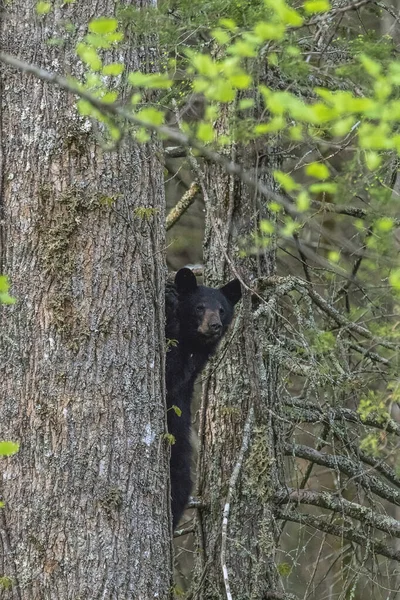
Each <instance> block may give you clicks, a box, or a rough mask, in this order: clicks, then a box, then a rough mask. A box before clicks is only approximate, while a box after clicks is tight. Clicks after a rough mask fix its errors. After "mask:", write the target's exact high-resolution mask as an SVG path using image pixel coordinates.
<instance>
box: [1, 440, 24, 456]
mask: <svg viewBox="0 0 400 600" xmlns="http://www.w3.org/2000/svg"><path fill="white" fill-rule="evenodd" d="M18 450H19V444H17V443H16V442H0V456H12V455H13V454H15V453H16V452H18Z"/></svg>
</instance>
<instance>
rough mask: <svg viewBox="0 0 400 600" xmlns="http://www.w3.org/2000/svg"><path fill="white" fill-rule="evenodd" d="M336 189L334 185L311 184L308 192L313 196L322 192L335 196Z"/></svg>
mask: <svg viewBox="0 0 400 600" xmlns="http://www.w3.org/2000/svg"><path fill="white" fill-rule="evenodd" d="M336 189H337V185H336V183H313V184H312V185H310V187H309V190H310V192H311V193H313V194H320V193H322V192H326V193H327V194H335V192H336Z"/></svg>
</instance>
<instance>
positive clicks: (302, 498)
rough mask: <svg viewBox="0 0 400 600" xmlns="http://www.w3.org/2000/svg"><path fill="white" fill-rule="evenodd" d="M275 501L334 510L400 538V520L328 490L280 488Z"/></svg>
mask: <svg viewBox="0 0 400 600" xmlns="http://www.w3.org/2000/svg"><path fill="white" fill-rule="evenodd" d="M274 500H275V502H276V503H277V504H278V505H279V504H288V503H292V502H294V503H297V504H310V505H312V506H319V507H320V508H326V509H327V510H332V511H333V512H337V513H340V514H343V515H346V516H347V517H352V518H353V519H357V520H359V521H361V522H362V523H364V524H366V525H369V526H370V527H375V528H376V529H379V530H381V531H385V532H386V533H388V534H389V535H391V536H393V537H397V538H400V521H397V520H396V519H393V518H392V517H389V516H386V515H382V514H379V513H376V512H375V511H373V510H372V509H371V508H368V507H367V506H361V504H357V503H355V502H350V501H349V500H346V499H345V498H342V497H338V496H334V495H333V494H330V493H328V492H315V491H314V490H296V489H294V488H287V489H286V490H283V489H282V490H280V491H279V492H277V493H276V494H275V496H274Z"/></svg>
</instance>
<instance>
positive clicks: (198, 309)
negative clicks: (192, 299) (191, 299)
mask: <svg viewBox="0 0 400 600" xmlns="http://www.w3.org/2000/svg"><path fill="white" fill-rule="evenodd" d="M204 309H205V306H204V304H198V305H197V306H196V310H197V312H198V313H201V312H203V310H204Z"/></svg>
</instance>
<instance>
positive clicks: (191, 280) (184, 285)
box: [175, 267, 197, 294]
mask: <svg viewBox="0 0 400 600" xmlns="http://www.w3.org/2000/svg"><path fill="white" fill-rule="evenodd" d="M175 285H176V287H177V290H178V292H179V294H189V293H190V292H194V290H195V289H196V288H197V279H196V275H195V274H194V273H193V271H192V270H191V269H188V268H187V267H184V268H183V269H179V271H178V272H177V274H176V275H175Z"/></svg>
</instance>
